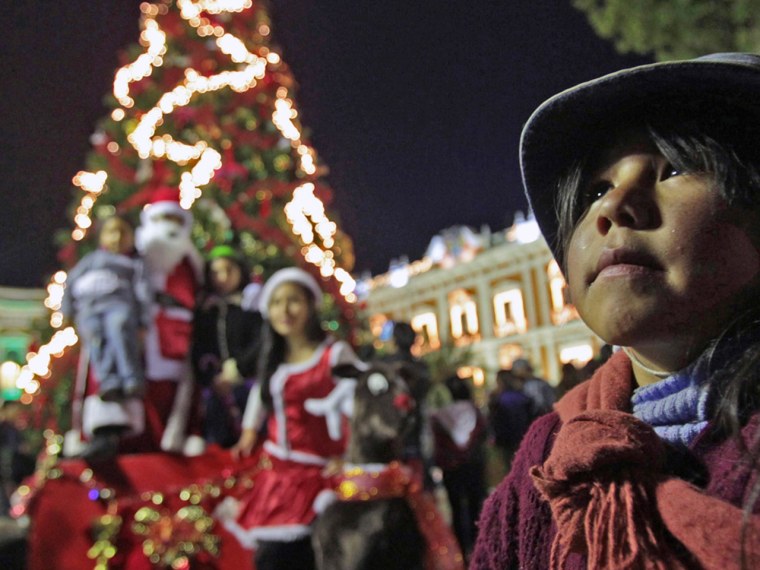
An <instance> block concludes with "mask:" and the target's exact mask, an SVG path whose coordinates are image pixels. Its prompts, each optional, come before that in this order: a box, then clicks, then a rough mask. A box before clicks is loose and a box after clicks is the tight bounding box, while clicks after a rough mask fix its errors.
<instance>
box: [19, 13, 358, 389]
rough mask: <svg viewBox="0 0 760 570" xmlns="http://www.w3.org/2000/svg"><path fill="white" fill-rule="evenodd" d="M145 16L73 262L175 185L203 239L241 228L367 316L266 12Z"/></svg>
mask: <svg viewBox="0 0 760 570" xmlns="http://www.w3.org/2000/svg"><path fill="white" fill-rule="evenodd" d="M140 11H141V14H142V16H141V24H140V36H139V41H138V44H136V45H135V46H133V48H134V49H132V50H131V51H127V52H125V57H124V61H123V65H122V66H121V67H120V68H119V69H118V70H117V71H116V73H115V75H114V82H113V99H111V101H110V102H109V104H110V105H111V106H112V108H111V110H110V111H109V113H108V115H107V117H106V118H105V119H104V121H103V122H102V123H101V125H100V126H99V127H98V128H97V130H96V135H93V137H92V143H93V151H92V152H91V154H90V155H89V157H88V158H93V160H91V161H90V160H88V164H87V169H86V170H82V171H80V172H78V173H77V175H76V176H75V177H74V179H73V183H74V185H75V186H76V187H78V188H79V189H80V190H81V191H82V193H83V194H82V196H81V198H80V199H79V200H78V203H76V204H75V205H74V207H73V208H72V213H71V216H72V219H73V224H74V228H73V230H72V231H71V233H70V239H71V240H72V241H73V242H74V243H72V244H68V245H67V246H66V247H64V248H63V249H62V250H61V255H62V257H61V258H62V260H63V263H64V265H65V266H66V267H69V266H71V265H73V262H75V261H76V255H77V253H80V254H81V253H82V251H80V250H84V251H85V252H86V248H87V247H88V246H87V245H85V242H84V241H83V240H84V238H85V237H86V236H87V233H88V231H89V230H91V228H92V227H94V221H95V219H96V217H101V216H102V215H103V214H111V213H113V212H115V211H120V212H121V213H125V212H128V211H129V208H133V209H134V208H138V207H141V206H142V205H143V204H145V203H146V200H145V196H146V195H147V194H148V193H149V191H150V189H151V187H157V186H174V187H178V188H179V190H180V200H181V202H180V203H181V205H182V207H184V208H186V209H190V208H192V209H193V210H194V214H195V216H196V228H195V230H194V231H197V233H196V234H195V238H196V239H197V240H198V244H199V245H201V246H203V245H206V244H208V245H209V246H211V245H213V244H214V243H215V242H216V241H217V240H219V239H224V238H220V237H219V236H223V235H227V234H229V233H230V231H234V232H239V233H240V237H241V240H240V241H241V243H242V244H244V245H246V247H247V248H248V250H247V251H246V254H248V255H255V256H257V257H256V259H259V260H263V261H264V262H269V261H270V260H271V262H272V266H273V267H276V266H277V263H280V264H281V262H276V260H275V257H276V256H277V255H282V256H283V257H291V256H293V255H296V256H297V255H300V256H302V258H303V260H302V261H303V262H305V263H308V264H313V265H314V266H315V267H317V268H318V269H319V272H320V274H321V275H322V276H323V277H324V278H325V284H326V289H327V290H328V291H329V292H330V293H332V294H333V296H334V297H335V298H336V301H337V302H336V305H335V306H336V308H337V309H336V310H340V311H343V312H344V316H346V315H353V310H352V309H351V308H350V304H351V303H354V302H355V301H356V296H355V294H354V289H355V286H356V283H355V281H354V280H353V278H352V277H351V275H350V273H349V271H350V270H351V268H352V265H353V254H352V247H351V244H350V240H348V238H346V237H345V236H343V235H342V234H340V232H339V231H338V226H337V224H336V223H335V222H334V221H332V220H331V219H330V218H329V217H328V215H327V212H326V209H325V202H324V201H323V200H327V197H329V192H327V193H325V194H321V193H320V198H322V199H320V198H318V197H317V196H316V195H315V192H316V186H315V184H314V182H316V181H317V178H318V177H319V176H321V175H324V174H325V173H326V172H327V169H326V167H324V166H320V165H319V163H318V157H317V153H316V151H315V150H314V149H313V148H312V147H311V146H310V145H309V144H308V143H307V141H306V140H305V137H304V133H303V131H302V127H301V125H300V122H299V112H298V109H297V108H296V105H295V102H294V96H293V87H294V85H295V81H294V80H293V78H292V76H291V74H290V71H289V69H288V68H287V66H286V64H285V63H284V62H283V61H282V58H281V56H280V55H279V54H278V53H277V52H276V51H275V50H274V49H272V47H271V46H270V45H269V40H268V37H269V35H270V33H271V30H270V22H269V18H268V15H267V14H266V10H265V9H264V8H263V7H262V6H261V5H259V4H258V3H255V2H252V1H251V0H157V1H156V2H143V3H142V4H141V5H140ZM320 187H324V185H323V184H321V186H320ZM201 199H202V200H201ZM199 200H200V201H199ZM125 203H128V204H129V205H128V206H126V205H125ZM209 203H210V204H213V205H214V208H215V210H214V211H215V212H217V214H218V213H219V212H221V213H222V216H221V217H222V218H224V219H223V220H221V221H220V220H219V219H218V218H219V216H218V215H217V214H214V215H212V214H211V210H210V209H209V208H208V206H206V205H204V204H209ZM274 208H277V209H274ZM281 208H284V209H285V210H287V211H286V212H283V211H281V210H280V209H281ZM204 211H205V212H207V218H206V219H205V220H200V221H199V216H198V214H199V213H202V212H204ZM133 213H134V212H133ZM283 213H284V214H285V215H284V216H283V215H282V214H283ZM204 224H211V225H212V226H213V227H216V228H217V229H216V230H214V231H216V234H213V233H212V230H211V229H209V228H208V227H206V226H205V225H204ZM245 232H250V234H251V235H246V233H245ZM299 242H300V243H299ZM291 262H292V260H291ZM257 263H260V261H257V262H254V263H251V266H252V267H258V266H257ZM65 284H66V273H65V271H60V272H58V273H56V275H54V276H53V278H52V279H51V281H50V283H49V285H48V298H47V299H46V301H45V305H46V306H47V307H48V308H49V309H50V310H51V311H52V314H51V318H50V324H51V327H52V328H53V329H54V330H58V329H60V328H61V327H62V326H63V324H64V323H63V318H62V315H61V313H60V306H61V299H62V296H63V292H64V289H65ZM346 318H353V317H350V316H347V317H346ZM64 330H69V329H64ZM58 332H63V331H60V330H59V331H58ZM72 333H73V331H72ZM56 334H58V333H56ZM59 338H60V337H59ZM66 338H68V339H69V342H73V343H76V340H75V337H74V339H72V337H70V336H67V337H66ZM51 342H52V340H51ZM57 342H58V343H59V344H60V342H61V341H60V340H58V341H57ZM68 346H73V344H70V345H68ZM64 350H65V349H64ZM59 352H60V351H58V350H52V349H50V346H49V344H48V345H46V346H43V347H42V348H41V349H40V350H39V352H38V355H34V357H35V358H36V360H35V366H34V367H27V370H26V372H25V374H27V375H31V376H28V378H31V379H33V378H34V377H35V376H37V377H39V378H43V375H44V374H49V362H48V364H45V365H43V364H42V362H43V360H44V359H45V358H48V357H53V358H54V357H55V355H56V354H59ZM39 355H43V357H41V358H37V356H39ZM38 372H39V373H40V374H38ZM27 385H28V386H30V387H33V386H34V384H33V383H28V384H27Z"/></svg>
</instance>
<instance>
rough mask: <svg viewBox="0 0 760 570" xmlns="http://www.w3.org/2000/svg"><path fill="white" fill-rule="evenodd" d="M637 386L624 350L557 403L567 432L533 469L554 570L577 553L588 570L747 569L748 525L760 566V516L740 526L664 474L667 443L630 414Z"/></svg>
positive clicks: (729, 509) (738, 517)
mask: <svg viewBox="0 0 760 570" xmlns="http://www.w3.org/2000/svg"><path fill="white" fill-rule="evenodd" d="M633 388H634V379H633V373H632V370H631V363H630V360H628V357H626V356H625V355H624V354H623V353H622V352H620V353H617V354H615V355H614V356H613V357H612V358H611V359H610V361H609V362H608V363H607V364H606V365H605V366H603V367H602V368H600V369H599V371H598V372H597V373H596V374H595V375H594V376H593V378H592V379H591V380H590V381H589V382H586V383H585V384H582V385H580V386H578V387H577V388H576V389H574V390H572V391H571V392H569V393H568V394H567V396H566V397H565V398H563V399H562V400H561V401H560V402H559V403H558V404H557V405H556V410H557V412H558V413H559V416H560V419H561V420H562V422H563V425H562V428H561V429H560V430H559V432H558V433H557V436H556V439H555V442H554V445H553V448H552V451H551V453H550V455H549V457H548V459H547V460H546V461H545V462H544V464H543V465H540V466H535V467H533V469H532V470H531V477H532V478H533V483H534V485H535V486H536V488H537V489H538V491H539V492H540V493H541V495H542V496H543V497H544V498H545V499H546V500H547V501H548V502H549V505H550V507H551V510H552V514H553V517H554V520H555V522H556V524H557V529H558V532H557V535H556V537H555V539H554V543H553V545H552V552H551V568H552V570H557V569H561V568H563V567H564V565H565V562H566V560H567V557H568V555H569V554H570V553H571V552H578V553H582V554H585V555H586V557H587V561H588V568H612V569H646V570H650V569H652V570H661V569H662V570H665V569H668V570H670V569H674V570H678V569H682V568H695V567H696V568H707V569H716V570H728V569H732V568H741V567H742V565H741V560H742V548H741V540H740V536H741V532H742V528H743V527H744V529H745V530H744V532H746V533H749V534H748V535H747V538H746V540H745V542H744V552H743V555H744V556H745V557H746V558H745V566H744V567H745V568H760V517H759V516H757V515H755V516H750V517H749V521H748V523H747V524H746V525H743V513H742V510H741V509H740V508H737V507H735V506H733V505H731V504H730V503H727V502H725V501H722V500H721V499H719V498H717V497H713V496H710V495H707V494H706V493H704V492H703V491H702V490H700V489H699V488H697V487H695V486H693V485H691V484H690V483H687V482H686V481H683V480H681V479H677V478H675V477H673V476H669V475H667V474H665V472H664V471H663V467H664V461H665V446H664V444H663V443H662V441H661V440H660V438H659V437H658V436H657V435H656V434H655V432H654V430H653V429H652V428H651V427H650V426H648V425H647V424H645V423H643V422H641V421H639V420H638V419H636V418H635V417H633V415H631V414H630V395H631V393H632V390H633ZM666 530H667V532H666ZM673 537H675V539H677V541H676V540H674V539H673ZM678 542H680V543H681V545H680V546H679V545H678Z"/></svg>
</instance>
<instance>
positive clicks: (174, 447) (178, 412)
mask: <svg viewBox="0 0 760 570" xmlns="http://www.w3.org/2000/svg"><path fill="white" fill-rule="evenodd" d="M193 389H194V386H193V379H192V376H191V374H190V373H189V371H188V373H187V374H186V375H185V376H184V377H183V378H182V379H181V380H180V382H179V384H178V386H177V393H176V395H175V396H174V403H173V404H172V410H171V412H170V413H169V419H168V420H167V421H166V428H164V433H163V435H162V436H161V449H163V450H164V451H174V452H177V453H182V452H183V451H184V446H185V440H186V433H187V418H188V416H189V415H190V407H191V404H192V397H193Z"/></svg>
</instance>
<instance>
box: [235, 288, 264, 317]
mask: <svg viewBox="0 0 760 570" xmlns="http://www.w3.org/2000/svg"><path fill="white" fill-rule="evenodd" d="M261 289H262V287H261V284H260V283H249V284H248V285H246V286H245V288H244V289H243V296H242V297H243V298H242V299H241V300H240V308H241V309H243V310H244V311H251V312H258V310H259V296H260V295H261Z"/></svg>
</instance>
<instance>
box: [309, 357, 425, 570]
mask: <svg viewBox="0 0 760 570" xmlns="http://www.w3.org/2000/svg"><path fill="white" fill-rule="evenodd" d="M334 373H335V375H336V376H339V377H343V378H356V380H357V384H356V390H355V393H354V403H353V416H352V419H351V435H350V440H349V446H348V451H347V455H346V460H347V463H346V464H345V465H344V466H343V473H342V474H341V475H340V476H339V479H340V484H339V486H338V500H337V501H336V502H334V503H332V504H330V505H329V506H328V507H327V508H326V509H325V511H324V512H323V513H322V514H321V515H320V516H319V518H318V519H317V521H316V523H315V527H314V533H313V535H312V543H313V546H314V551H315V555H316V561H317V567H318V568H319V569H320V570H373V569H378V570H380V569H385V570H388V569H391V570H392V569H399V570H400V569H404V570H407V569H408V570H414V569H422V568H424V558H425V549H426V542H425V538H424V536H423V534H422V533H421V532H420V528H419V525H418V523H417V516H416V515H415V512H414V509H413V506H412V504H411V502H410V500H409V496H410V494H411V493H417V494H419V492H420V490H421V489H420V482H419V481H417V480H416V478H415V477H414V476H413V474H412V471H411V469H409V468H408V467H406V466H404V465H403V464H401V463H400V458H401V452H402V445H403V440H404V436H405V435H406V433H408V431H409V430H411V429H413V427H414V421H415V414H413V413H411V412H412V411H413V410H414V408H415V407H416V406H417V405H419V404H418V403H417V402H415V401H414V398H413V397H412V393H414V390H413V389H412V387H413V382H414V380H415V378H414V375H413V373H412V371H411V369H409V368H408V367H406V366H404V365H399V364H387V363H382V362H374V363H372V364H371V365H370V366H369V368H368V369H367V370H362V371H360V370H358V369H356V368H355V367H353V366H351V365H346V366H339V367H337V368H335V369H334Z"/></svg>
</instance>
